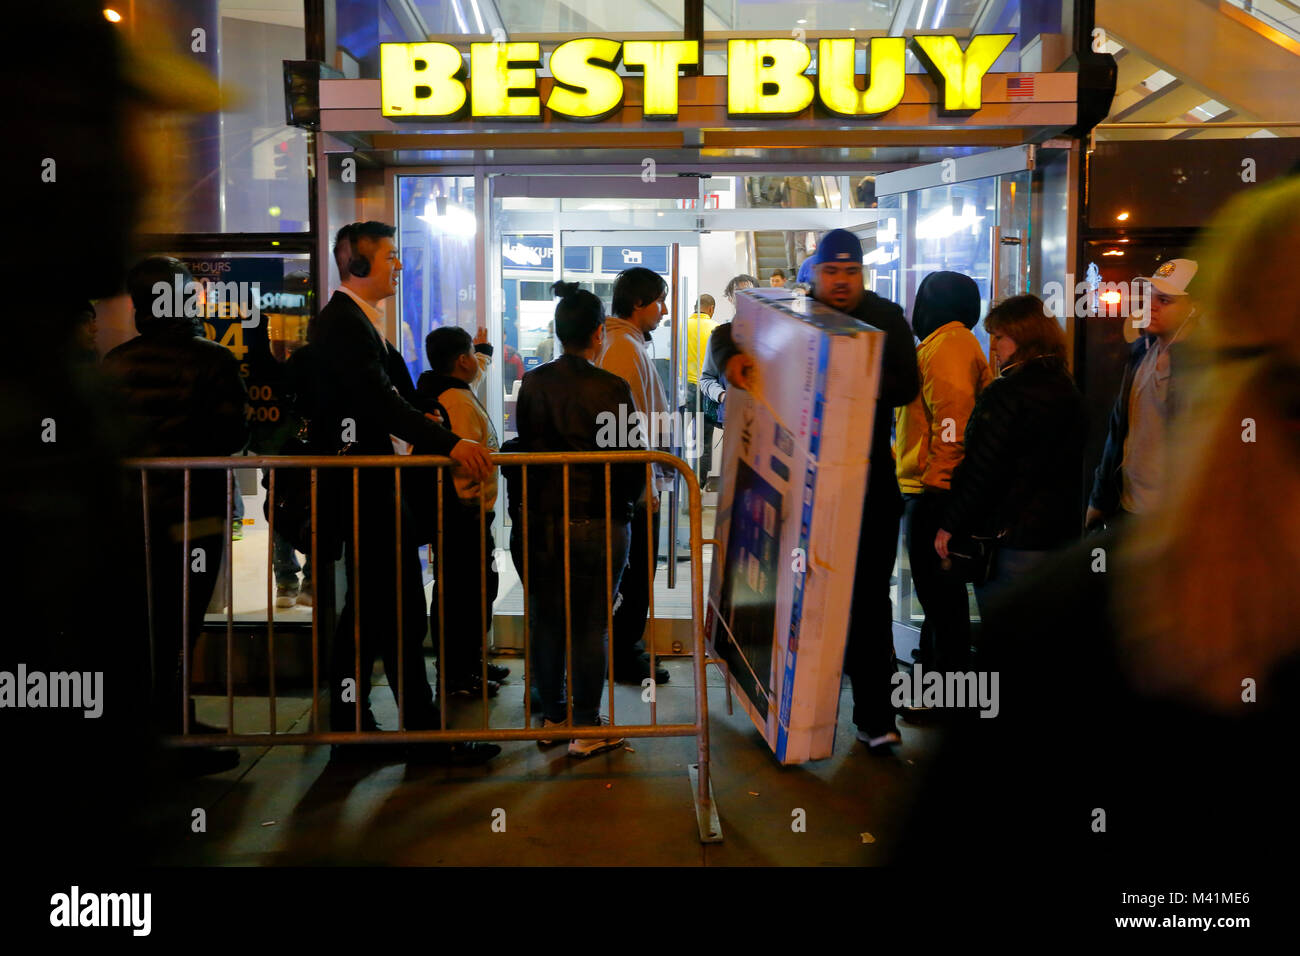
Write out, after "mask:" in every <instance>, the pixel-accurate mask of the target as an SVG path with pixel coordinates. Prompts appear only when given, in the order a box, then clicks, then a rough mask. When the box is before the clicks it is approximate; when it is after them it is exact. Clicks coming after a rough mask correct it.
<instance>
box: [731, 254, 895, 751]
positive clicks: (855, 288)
mask: <svg viewBox="0 0 1300 956" xmlns="http://www.w3.org/2000/svg"><path fill="white" fill-rule="evenodd" d="M813 297H814V298H816V299H817V301H818V302H821V303H822V304H823V305H829V306H830V307H831V308H833V309H839V310H840V311H841V312H843V313H845V314H847V315H851V316H853V317H854V318H855V319H859V320H861V321H863V322H865V323H867V324H868V325H871V326H874V327H875V328H877V329H880V330H881V331H883V332H884V333H885V354H884V357H883V360H882V363H881V372H880V394H879V396H877V399H876V415H875V422H874V425H873V427H872V434H871V468H870V471H869V473H868V475H867V494H866V498H865V499H864V500H863V503H862V527H861V530H860V532H859V537H858V564H857V572H856V575H855V577H854V582H853V619H852V621H851V622H850V624H849V642H848V648H847V650H846V651H845V656H844V670H845V672H846V673H847V674H848V675H849V679H850V681H852V683H853V722H854V724H856V725H857V728H858V739H859V740H861V741H862V742H863V743H865V744H866V745H867V747H868V748H869V749H870V750H871V752H872V753H889V752H891V748H892V747H893V745H894V744H897V743H899V742H900V740H901V738H900V737H899V736H898V729H897V724H896V723H895V719H894V709H893V705H892V704H891V703H890V694H891V692H892V690H893V687H892V685H891V683H890V678H891V675H892V674H893V673H894V669H895V667H894V630H893V604H892V602H891V601H890V598H889V579H890V576H891V575H892V574H893V570H894V557H895V554H896V552H897V550H898V526H899V520H900V519H901V517H902V514H903V496H902V495H901V494H900V493H899V490H898V478H897V476H896V475H895V474H894V459H893V454H892V452H891V449H890V431H891V428H892V426H893V420H894V409H895V408H896V407H898V406H900V405H906V404H907V403H908V402H910V401H911V400H912V399H914V398H915V397H916V396H917V394H918V393H919V392H920V390H921V384H920V379H919V377H918V374H917V369H916V349H915V348H914V345H913V339H912V330H911V329H910V328H909V327H908V325H907V320H906V319H905V318H904V317H903V310H902V309H900V308H899V307H898V306H896V305H894V303H892V302H889V301H887V300H885V299H882V298H881V297H880V296H878V295H876V294H875V293H874V292H869V291H867V289H866V288H865V286H864V285H863V281H862V243H861V242H859V241H858V237H857V236H855V235H853V233H851V232H849V231H848V230H846V229H832V230H831V231H830V232H828V233H826V235H824V236H823V237H822V240H821V242H820V243H819V244H818V246H817V264H816V266H815V267H814V268H813ZM710 354H711V356H712V358H713V361H714V363H715V364H716V365H717V367H718V368H720V369H723V370H724V374H725V375H726V378H727V381H729V382H730V383H731V384H732V385H734V386H736V387H739V388H745V387H748V386H751V385H752V384H753V373H754V368H755V366H754V360H753V358H751V357H750V356H747V355H745V353H743V352H741V351H740V350H739V349H738V348H737V347H736V345H735V342H734V341H733V340H732V337H731V325H730V324H728V325H723V326H719V327H718V328H717V329H716V330H714V333H713V338H712V340H711V341H710Z"/></svg>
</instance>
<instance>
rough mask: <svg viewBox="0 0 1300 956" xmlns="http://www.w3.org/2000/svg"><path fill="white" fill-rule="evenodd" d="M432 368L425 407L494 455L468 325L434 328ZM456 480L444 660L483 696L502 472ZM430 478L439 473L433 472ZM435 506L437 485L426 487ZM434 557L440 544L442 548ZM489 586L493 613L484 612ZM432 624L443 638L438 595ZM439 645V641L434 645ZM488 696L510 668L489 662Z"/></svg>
mask: <svg viewBox="0 0 1300 956" xmlns="http://www.w3.org/2000/svg"><path fill="white" fill-rule="evenodd" d="M425 353H426V355H427V356H428V359H429V371H427V372H424V373H423V374H422V375H421V376H420V380H419V382H418V383H417V384H416V395H417V397H418V401H417V402H416V404H417V405H418V406H419V407H420V408H422V409H423V410H424V411H425V412H429V413H438V414H440V415H441V417H442V420H443V422H444V423H445V424H446V427H447V428H448V429H450V430H451V431H452V432H454V433H455V434H456V435H457V436H458V437H460V438H472V439H473V440H474V441H476V442H478V443H479V444H481V445H482V446H483V447H484V448H486V449H487V450H488V451H489V452H496V451H498V450H499V449H500V444H499V442H498V440H497V434H496V429H494V428H493V427H492V419H491V418H490V417H489V415H488V412H487V409H486V408H484V407H483V403H482V402H481V401H480V400H479V398H478V397H477V396H476V395H475V393H474V390H473V387H472V386H473V383H474V381H475V380H476V379H478V378H479V377H480V374H481V365H480V360H479V358H478V355H477V354H476V349H475V343H474V340H473V339H471V338H470V335H469V333H468V332H466V331H465V330H464V329H461V328H457V327H454V326H446V327H443V328H439V329H434V330H433V331H432V332H430V333H429V334H428V336H427V337H426V338H425ZM450 476H451V478H452V481H451V482H450V483H448V482H447V481H446V479H445V478H444V483H443V507H442V515H441V517H442V529H443V562H444V564H445V565H446V566H445V567H443V568H437V569H435V579H436V583H435V588H442V594H443V596H444V597H443V605H444V607H443V610H444V616H445V622H446V631H445V637H444V642H445V652H446V655H447V659H446V661H445V662H443V661H441V660H440V661H439V667H440V668H443V665H444V663H445V668H443V669H444V671H445V673H446V675H447V685H446V686H447V693H449V694H453V695H472V696H478V695H479V694H481V693H482V689H483V687H482V665H483V659H482V653H481V652H482V647H483V636H484V634H485V632H486V631H487V630H488V628H489V627H490V626H491V621H492V618H491V614H492V602H493V601H494V600H496V596H497V586H498V578H497V572H496V570H495V569H494V568H493V561H492V556H493V553H494V552H495V550H496V544H495V541H494V540H493V537H492V519H493V517H494V511H493V509H494V508H495V507H496V498H497V472H496V469H495V468H494V469H492V472H491V475H490V476H489V477H488V479H487V480H486V481H478V480H475V479H474V478H472V477H471V476H470V475H469V474H468V473H467V472H466V471H465V470H464V469H463V468H461V467H459V466H454V467H452V468H451V469H450ZM428 480H429V481H430V483H433V482H436V480H437V479H436V477H435V476H433V475H429V479H428ZM425 495H426V496H427V497H428V498H429V500H431V502H432V503H433V505H434V507H435V508H436V503H437V488H436V484H435V485H434V486H433V487H432V488H426V489H425ZM480 498H482V499H483V510H484V511H485V512H486V515H485V517H484V522H483V528H482V532H481V533H480V526H479V499H480ZM434 560H435V561H436V560H437V558H436V548H435V559H434ZM484 589H486V604H487V615H488V616H487V618H486V619H485V618H484V616H483V604H484ZM429 629H430V632H431V633H432V634H433V636H434V640H435V641H437V640H438V596H437V591H436V590H435V592H434V598H433V602H432V605H431V607H430V613H429ZM435 646H437V645H436V644H435ZM487 671H488V695H489V696H496V693H497V690H498V689H499V688H500V682H501V681H503V680H505V678H506V677H507V676H508V675H509V673H510V670H509V668H506V667H503V666H501V665H498V664H492V663H489V664H488V666H487Z"/></svg>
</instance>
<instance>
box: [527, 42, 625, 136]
mask: <svg viewBox="0 0 1300 956" xmlns="http://www.w3.org/2000/svg"><path fill="white" fill-rule="evenodd" d="M619 48H620V44H619V42H618V41H617V40H601V39H595V38H592V37H586V38H583V39H581V40H570V41H568V42H567V43H561V44H560V45H559V46H557V47H556V48H555V50H554V52H552V53H551V64H550V65H551V75H552V76H553V77H555V86H554V87H553V88H552V90H551V95H550V98H549V99H547V101H546V107H547V109H549V110H550V111H551V112H552V113H555V114H557V115H559V116H563V117H565V118H566V119H575V120H589V121H594V120H602V119H604V118H605V117H606V116H609V115H610V114H611V113H613V112H614V111H615V110H617V109H618V108H619V106H620V105H622V103H623V79H622V77H620V76H619V75H618V74H617V73H616V72H614V70H615V68H616V67H617V66H618V53H619Z"/></svg>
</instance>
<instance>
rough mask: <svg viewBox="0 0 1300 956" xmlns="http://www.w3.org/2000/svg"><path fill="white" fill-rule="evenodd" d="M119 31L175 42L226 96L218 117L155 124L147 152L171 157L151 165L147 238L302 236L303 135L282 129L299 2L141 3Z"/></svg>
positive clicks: (296, 49)
mask: <svg viewBox="0 0 1300 956" xmlns="http://www.w3.org/2000/svg"><path fill="white" fill-rule="evenodd" d="M120 26H121V28H122V29H123V30H124V31H126V32H127V33H129V34H133V42H135V43H137V44H138V45H142V46H144V47H146V48H148V47H149V46H151V45H153V44H157V43H170V44H173V46H174V50H173V52H175V53H176V54H178V55H182V56H184V57H186V58H187V59H189V60H191V61H193V62H194V64H195V65H196V66H197V67H199V68H200V69H202V70H204V71H205V72H207V73H210V74H211V75H212V76H214V77H215V78H216V79H217V80H218V82H219V84H220V88H221V102H220V103H217V102H214V103H213V107H214V109H213V111H212V112H206V113H194V114H184V115H182V114H173V115H169V116H164V117H155V118H153V119H151V120H150V122H151V124H152V126H151V129H150V134H151V136H152V138H153V142H154V143H155V144H156V145H155V146H153V147H152V148H151V151H152V152H154V153H155V155H156V156H158V157H165V158H160V159H159V160H158V161H157V162H155V163H153V169H152V170H151V172H152V173H153V175H152V176H151V179H152V180H153V188H151V190H150V193H149V195H148V196H147V197H146V202H145V205H144V210H143V215H144V222H143V223H142V224H141V230H142V231H144V232H150V233H182V234H183V233H231V232H240V233H268V232H271V233H300V232H306V231H307V230H308V228H309V218H310V217H309V211H308V189H307V166H308V146H307V136H306V133H305V132H304V131H303V130H301V129H297V128H294V127H289V126H286V125H285V122H284V120H285V116H284V77H283V66H282V61H284V60H301V59H302V58H303V57H304V56H305V55H306V47H305V39H304V29H303V4H302V3H301V2H300V0H299V2H291V0H266V2H260V3H258V4H256V5H255V6H254V5H249V4H248V3H244V2H240V0H208V2H180V0H170V2H169V0H139V2H137V3H134V4H131V5H130V7H129V8H128V10H127V11H126V12H125V14H124V16H123V19H122V21H121V23H120ZM177 37H182V38H184V43H183V44H181V43H180V41H178V40H176V39H175V38H177ZM181 81H183V80H178V82H181ZM218 106H224V108H223V109H219V110H218V109H216V107H218Z"/></svg>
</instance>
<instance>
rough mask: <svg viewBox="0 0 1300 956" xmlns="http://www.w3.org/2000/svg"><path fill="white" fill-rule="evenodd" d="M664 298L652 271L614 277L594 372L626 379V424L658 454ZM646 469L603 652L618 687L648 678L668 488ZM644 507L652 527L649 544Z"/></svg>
mask: <svg viewBox="0 0 1300 956" xmlns="http://www.w3.org/2000/svg"><path fill="white" fill-rule="evenodd" d="M667 297H668V283H667V282H665V281H664V278H663V276H661V275H659V274H658V273H656V272H651V271H650V270H649V269H645V268H641V267H639V266H638V267H635V268H632V269H624V270H623V271H622V272H620V273H619V274H618V275H617V276H616V277H615V278H614V292H613V296H612V298H613V303H612V306H613V309H612V311H613V313H614V314H613V315H612V316H610V317H609V318H608V319H607V320H606V322H605V347H604V350H603V351H602V352H601V353H600V356H599V357H598V359H597V360H596V364H597V365H598V366H599V367H600V368H603V369H605V370H606V371H609V372H613V373H614V374H615V375H617V376H619V377H620V378H622V379H624V380H625V381H626V382H627V384H628V386H629V387H630V388H631V390H632V401H633V402H634V403H635V404H636V408H635V409H628V419H629V420H631V419H632V416H633V412H640V413H641V415H642V416H644V420H645V428H646V435H647V439H648V441H647V446H648V447H649V448H652V449H659V450H664V451H667V450H670V449H671V447H672V441H671V438H672V436H671V434H665V433H663V432H662V431H661V427H662V425H663V424H666V423H667V422H668V421H670V419H669V407H670V406H669V404H668V397H667V396H666V395H665V394H664V387H663V382H662V381H661V380H660V378H659V373H658V372H657V371H656V369H655V364H654V354H653V346H652V345H651V342H650V333H651V332H653V331H654V330H655V329H656V328H658V327H659V322H660V320H661V319H663V317H664V316H665V315H666V314H667V313H668V307H667V305H666V299H667ZM620 417H621V416H620ZM651 468H652V469H653V471H652V474H653V477H654V482H653V484H652V485H651V486H649V487H647V488H646V490H645V493H644V494H643V495H642V497H641V500H640V501H638V502H637V505H636V512H635V513H634V514H633V516H632V539H631V543H630V546H629V549H628V560H627V569H626V570H625V571H624V572H623V578H622V580H621V582H620V583H619V586H618V591H619V595H620V597H621V599H622V600H621V603H620V604H619V606H618V610H616V611H615V612H614V633H613V635H612V638H611V641H610V645H611V647H610V653H611V654H612V656H613V658H614V679H615V680H617V681H619V682H620V683H631V684H640V683H641V682H642V681H643V680H645V679H646V678H647V677H650V676H651V674H650V658H649V655H648V654H646V653H645V652H644V651H642V650H641V649H640V646H639V645H640V643H641V638H642V636H643V635H644V633H645V622H646V612H647V611H648V610H649V608H650V588H651V587H652V586H653V582H654V571H655V568H656V567H657V566H658V564H659V514H660V511H659V500H660V495H661V493H662V492H664V491H665V490H666V489H667V488H668V487H669V486H670V485H671V484H672V477H671V475H670V474H669V473H668V471H666V470H665V469H663V468H661V467H660V466H658V465H652V466H651ZM647 509H649V511H650V514H651V523H652V525H653V527H652V528H651V531H650V539H649V540H647V535H646V510H647ZM651 547H653V548H654V563H653V564H651V563H649V552H650V548H651ZM654 679H655V683H656V684H663V683H666V682H667V680H668V671H667V669H666V668H664V667H662V666H656V667H655V673H654Z"/></svg>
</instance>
